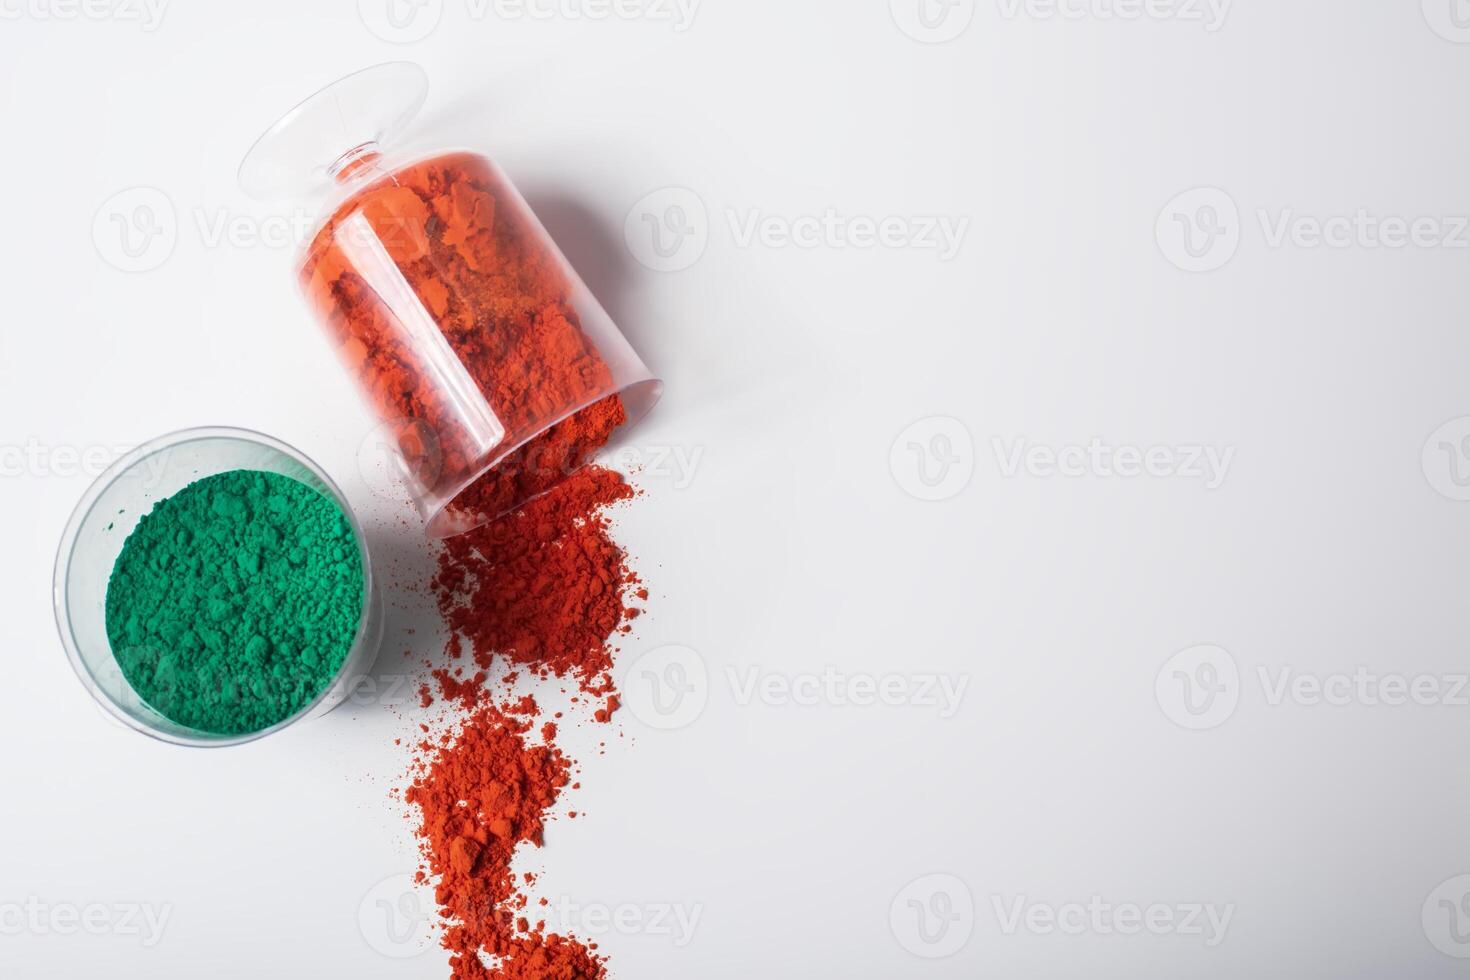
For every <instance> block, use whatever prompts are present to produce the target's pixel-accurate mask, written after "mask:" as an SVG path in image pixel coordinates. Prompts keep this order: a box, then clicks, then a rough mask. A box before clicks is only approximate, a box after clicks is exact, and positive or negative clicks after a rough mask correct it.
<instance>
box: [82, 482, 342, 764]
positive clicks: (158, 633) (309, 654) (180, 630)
mask: <svg viewBox="0 0 1470 980" xmlns="http://www.w3.org/2000/svg"><path fill="white" fill-rule="evenodd" d="M362 604H363V569H362V558H361V554H360V553H359V550H358V546H357V540H356V538H355V537H354V535H353V533H352V528H351V526H350V525H349V524H348V522H347V519H346V518H345V517H344V516H343V514H342V511H341V508H339V507H338V506H337V504H336V502H335V501H334V500H332V499H330V498H328V497H326V496H324V495H322V494H321V493H318V492H317V491H316V490H313V489H312V488H311V487H308V486H307V485H306V484H304V483H300V482H298V481H296V480H293V479H290V478H289V477H284V476H280V475H278V474H275V473H264V472H259V471H255V470H234V471H233V472H229V473H221V474H219V475H217V476H211V477H208V478H206V479H203V480H199V481H197V482H195V483H191V484H190V485H189V486H187V487H185V488H184V489H183V490H180V491H179V492H178V493H176V494H174V495H173V496H172V497H169V498H168V499H167V500H163V501H161V502H159V503H158V504H156V505H155V506H154V507H153V509H152V510H151V511H150V512H149V513H148V514H147V515H146V516H145V517H144V518H143V519H142V520H141V521H140V522H139V523H138V526H137V528H136V529H135V530H134V531H133V533H132V534H131V535H129V536H128V539H127V541H126V542H125V543H124V545H123V550H122V554H121V555H119V556H118V559H117V564H116V565H115V566H113V570H112V578H111V579H110V580H109V582H108V584H107V638H108V640H109V641H110V642H111V644H112V652H113V655H114V656H116V657H117V662H118V664H119V665H120V666H121V667H122V672H123V676H124V677H126V678H127V680H128V683H129V684H131V685H132V686H133V689H134V690H135V691H137V692H138V694H139V695H140V696H141V697H142V698H143V699H144V700H145V701H147V702H148V704H150V705H151V706H152V707H153V708H155V709H156V710H157V711H159V712H160V713H161V714H163V715H164V716H165V717H167V718H170V719H172V720H173V721H176V722H178V723H179V724H182V725H187V726H189V727H190V728H194V729H197V730H199V731H204V732H211V733H214V734H220V735H242V734H247V733H249V732H256V731H260V730H261V729H263V728H269V727H270V726H271V725H274V724H275V723H276V722H278V721H281V720H282V719H284V718H288V717H290V716H291V715H293V714H295V713H296V712H297V711H299V710H300V709H301V708H302V707H303V706H304V705H305V704H306V703H307V702H309V701H310V700H311V699H312V698H314V697H315V696H316V695H317V694H319V693H320V692H321V691H322V690H323V689H325V688H326V686H327V685H328V684H330V683H331V682H332V678H333V677H334V676H335V675H336V673H337V670H338V668H339V667H341V665H342V661H343V659H344V658H346V656H347V653H348V651H349V649H350V648H351V646H352V640H353V637H354V635H355V633H356V632H357V625H358V619H359V617H360V615H361V612H362Z"/></svg>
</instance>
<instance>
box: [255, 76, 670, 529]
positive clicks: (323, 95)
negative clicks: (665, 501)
mask: <svg viewBox="0 0 1470 980" xmlns="http://www.w3.org/2000/svg"><path fill="white" fill-rule="evenodd" d="M427 85H428V82H427V79H426V78H425V76H424V74H423V72H422V70H421V69H419V68H418V67H417V66H416V65H412V64H409V63H407V62H392V63H389V64H386V65H378V66H376V67H374V68H369V69H365V70H364V71H361V72H358V73H356V74H354V75H349V76H348V77H347V78H344V79H342V80H340V81H338V82H336V83H334V84H333V85H330V86H328V87H327V88H325V89H323V90H322V91H320V92H318V93H317V94H316V95H314V96H312V97H311V98H309V99H307V100H306V101H305V102H303V103H302V104H301V105H299V106H297V107H296V108H295V109H293V110H292V111H291V112H290V113H288V114H287V115H286V116H285V117H284V118H283V119H282V120H281V121H280V122H278V123H277V124H276V125H275V126H274V127H273V128H272V129H271V130H270V131H269V132H267V133H266V134H265V136H263V137H261V139H260V141H259V142H257V144H256V146H255V147H254V148H253V149H252V150H251V152H250V155H249V156H247V158H246V160H245V163H244V164H243V165H242V167H241V172H240V177H241V183H242V185H243V186H244V187H245V189H246V190H247V192H249V193H251V194H252V195H254V196H256V197H262V198H270V197H275V196H280V194H282V193H284V192H299V191H301V190H303V189H305V188H308V187H311V186H313V185H315V186H316V187H318V188H319V189H321V190H324V191H326V192H327V193H328V194H331V195H333V196H334V198H335V200H334V202H333V203H331V204H330V205H329V207H328V212H329V214H328V217H327V218H326V219H325V220H324V221H322V223H321V224H320V226H319V228H318V229H317V231H316V233H315V234H314V235H313V237H312V239H311V240H310V242H309V243H308V244H307V246H306V249H305V251H304V253H303V254H302V256H301V258H300V264H299V275H300V283H301V287H302V289H303V291H304V293H305V295H306V299H307V302H308V304H309V305H310V306H311V308H312V310H313V311H314V313H315V314H316V316H317V318H318V319H319V320H320V321H321V323H322V324H323V325H324V326H325V328H326V330H327V333H328V336H329V337H330V338H331V340H332V342H333V344H334V345H335V346H336V348H337V350H338V351H339V353H340V356H341V360H342V363H343V364H344V366H345V367H346V368H347V369H348V370H349V371H350V372H351V373H352V374H353V376H354V377H355V378H356V379H357V382H358V386H359V389H360V390H361V392H362V394H363V396H364V398H365V400H366V402H367V404H368V406H369V407H370V408H371V410H372V411H373V412H374V414H375V415H376V416H377V418H378V420H379V421H380V422H381V423H383V424H384V426H385V427H386V430H387V431H388V432H389V433H390V434H391V435H390V438H391V441H392V443H393V444H394V445H395V447H396V449H397V456H398V459H399V461H400V462H401V464H402V468H403V472H404V475H405V477H406V479H407V482H408V484H409V487H410V491H411V493H412V496H413V497H414V500H415V502H416V504H417V505H418V507H419V509H420V510H421V512H422V513H423V515H424V517H425V519H426V521H427V527H428V533H429V534H430V535H431V536H433V537H444V536H448V535H451V534H458V533H462V532H464V531H466V530H469V529H471V528H473V527H475V526H477V525H479V524H481V523H484V522H485V521H487V520H490V519H493V518H494V517H496V516H498V515H499V514H501V513H504V512H505V511H507V510H510V509H513V508H514V507H516V506H518V505H520V504H522V503H524V502H525V501H526V500H529V499H531V498H532V497H535V496H537V495H539V494H541V493H544V492H545V491H547V490H549V489H551V488H552V487H554V486H555V485H556V484H557V483H558V482H560V481H561V479H563V478H564V477H565V476H566V475H567V474H568V473H569V472H571V471H573V470H575V469H577V468H578V467H580V466H582V465H584V464H585V463H586V462H587V461H588V460H589V459H590V457H591V456H592V455H593V454H595V453H596V452H597V451H598V450H599V449H601V448H602V446H604V445H605V444H606V443H607V442H608V441H609V439H611V438H612V437H613V435H614V433H615V432H616V431H617V430H618V429H620V428H622V427H624V426H626V425H628V424H631V423H632V422H634V421H636V420H637V419H638V418H641V417H642V416H643V415H644V414H645V413H646V412H647V411H648V410H649V409H650V408H651V407H652V406H653V403H654V402H655V401H657V399H658V396H659V393H660V390H661V384H660V382H659V381H658V380H657V379H655V378H654V377H653V375H652V374H651V373H650V372H649V370H648V368H647V367H646V366H645V365H644V364H643V362H642V360H640V359H639V357H638V355H637V354H636V353H635V352H634V351H633V349H632V347H631V346H630V345H629V344H628V342H627V340H626V339H625V338H624V337H623V335H622V334H621V332H619V330H618V328H617V326H616V324H614V323H613V321H612V319H611V318H610V317H609V316H608V315H607V312H606V311H605V310H603V308H602V306H601V305H600V304H599V303H598V302H597V300H596V299H595V298H594V297H593V296H592V294H591V292H590V291H589V290H588V289H587V287H586V285H585V284H584V283H583V282H582V280H581V279H580V278H579V277H578V276H577V274H576V272H575V271H574V270H573V269H572V268H571V265H570V264H569V263H568V262H567V260H566V258H565V257H564V256H563V255H562V253H561V252H560V250H559V249H557V247H556V245H555V243H554V242H552V240H551V237H550V236H549V235H548V234H547V232H546V229H545V228H544V227H542V225H541V223H540V222H539V221H538V220H537V219H536V216H535V215H534V214H533V213H532V212H531V209H530V207H529V206H528V205H527V204H526V202H525V200H524V199H523V198H522V197H521V195H520V194H519V193H518V192H517V191H516V189H515V187H514V186H513V185H512V184H511V183H510V181H509V180H508V179H507V178H506V176H505V174H504V173H502V172H501V171H500V169H499V168H498V167H496V165H495V164H494V163H493V162H492V161H491V160H490V159H489V158H487V157H485V156H482V155H479V154H476V153H472V152H468V151H453V152H444V153H437V154H433V155H431V156H427V157H419V158H416V159H406V160H401V161H400V160H394V159H392V158H391V157H390V156H387V155H385V153H384V149H383V147H384V146H385V145H386V144H387V143H388V141H389V140H390V139H391V138H392V137H393V136H394V135H396V133H397V132H398V131H400V130H401V128H402V127H403V126H404V125H406V123H407V122H408V120H409V119H410V118H412V116H413V115H414V113H415V112H416V111H417V109H418V108H419V106H420V105H422V103H423V100H424V96H425V94H426V92H427Z"/></svg>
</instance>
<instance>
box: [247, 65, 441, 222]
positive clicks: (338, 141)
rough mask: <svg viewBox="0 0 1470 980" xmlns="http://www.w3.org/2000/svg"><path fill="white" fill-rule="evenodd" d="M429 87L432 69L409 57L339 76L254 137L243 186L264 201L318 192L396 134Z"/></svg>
mask: <svg viewBox="0 0 1470 980" xmlns="http://www.w3.org/2000/svg"><path fill="white" fill-rule="evenodd" d="M428 94H429V76H428V75H426V74H425V73H424V70H423V69H422V68H420V67H419V66H418V65H416V64H414V63H413V62H411V61H389V62H385V63H383V64H381V65H373V66H372V67H371V68H364V69H362V70H360V71H355V72H353V73H352V74H351V75H348V76H346V77H345V78H339V79H338V80H337V81H335V82H333V83H332V84H330V85H328V86H326V87H325V88H323V89H321V90H320V91H318V92H317V93H316V94H314V95H312V96H309V97H308V98H306V99H305V100H303V101H302V102H300V103H299V104H298V105H297V106H296V107H295V108H294V109H292V110H291V111H290V112H287V113H286V114H285V115H284V116H282V117H281V118H280V119H278V120H277V121H276V122H275V124H274V125H273V126H271V128H270V129H267V130H266V131H265V133H264V134H263V135H262V136H261V137H260V138H259V139H258V140H256V141H255V145H254V146H252V147H251V148H250V152H248V153H246V154H245V159H244V160H243V161H242V162H241V164H240V172H239V180H240V187H241V188H242V189H243V190H244V191H245V193H246V194H249V195H250V196H251V197H253V198H256V199H257V200H262V201H271V200H279V199H281V198H285V197H293V196H303V195H307V194H311V193H313V192H320V191H322V190H324V189H325V188H326V187H327V186H328V185H329V184H330V183H331V181H332V179H333V178H334V177H335V176H336V175H337V174H338V173H339V172H341V171H342V170H343V169H344V168H345V167H346V166H347V165H348V164H350V163H351V162H353V161H354V160H358V159H361V158H363V157H364V156H368V155H370V154H372V153H375V152H376V150H377V147H378V146H379V145H380V144H383V143H387V142H388V141H389V140H391V139H393V138H394V137H395V136H397V135H398V134H399V133H401V132H402V131H403V129H404V127H406V126H407V125H408V123H409V122H410V121H411V120H412V119H413V117H414V116H415V115H417V114H418V111H419V109H420V108H422V107H423V104H424V100H425V99H426V98H427V97H428Z"/></svg>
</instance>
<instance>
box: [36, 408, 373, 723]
mask: <svg viewBox="0 0 1470 980" xmlns="http://www.w3.org/2000/svg"><path fill="white" fill-rule="evenodd" d="M210 439H230V440H234V441H236V442H246V443H252V444H254V445H257V446H263V447H265V448H267V449H270V450H273V451H275V452H278V453H280V454H282V455H284V456H286V457H289V458H290V459H292V460H293V461H295V462H297V463H299V464H301V465H302V466H303V467H305V468H306V469H307V470H308V471H310V472H311V474H312V475H313V476H314V477H316V478H317V479H318V480H320V481H321V483H322V486H324V487H325V488H326V489H327V490H328V491H329V493H330V495H331V498H332V499H333V500H334V501H335V502H336V504H337V506H338V507H339V508H340V509H341V511H342V514H343V516H344V517H345V518H346V519H347V523H348V526H349V527H351V529H352V533H353V536H354V537H355V538H356V539H357V547H358V554H359V556H360V559H361V561H362V608H361V610H360V612H359V613H358V619H357V631H356V632H355V633H354V634H353V636H352V645H351V646H350V647H349V648H348V651H347V655H346V656H345V657H343V658H342V664H341V666H339V667H338V668H337V672H336V673H335V674H333V675H332V680H331V681H330V682H329V683H328V684H326V685H324V686H323V687H322V689H321V690H320V691H318V692H317V693H316V695H315V696H314V697H313V698H312V699H311V700H310V701H308V702H307V703H306V704H304V705H302V706H301V707H300V708H299V709H298V710H297V711H295V712H294V713H293V714H291V715H289V716H287V717H286V718H283V719H281V720H280V721H278V722H276V723H275V724H274V725H271V726H270V727H268V728H262V729H261V730H259V731H256V732H247V733H245V734H241V735H216V734H212V733H209V732H203V731H200V732H198V735H197V736H194V737H191V736H188V735H180V734H177V733H174V732H167V731H163V730H161V729H158V728H155V727H154V726H152V725H150V724H148V723H147V722H145V721H142V720H140V719H138V718H135V717H134V716H133V715H131V714H130V713H128V712H127V711H125V710H124V709H123V708H122V707H121V706H120V705H118V704H117V703H116V702H115V701H114V700H113V698H112V697H111V696H110V695H109V694H107V692H106V691H104V690H103V689H102V686H101V684H99V683H98V681H97V679H96V677H95V676H94V675H93V673H92V670H91V668H90V667H88V666H87V664H86V661H84V660H83V659H82V655H81V651H80V648H79V644H78V643H77V640H76V635H75V634H74V632H73V630H72V623H71V615H70V601H69V600H70V596H69V594H68V587H67V579H68V575H67V573H68V571H69V570H70V567H71V560H72V555H73V553H74V552H75V550H76V545H77V539H78V537H80V535H81V530H82V527H83V526H85V524H86V523H87V520H88V519H89V518H90V517H91V516H92V511H93V510H95V509H96V507H97V503H98V501H99V500H100V499H101V497H102V495H103V493H105V492H106V491H107V489H108V488H109V487H111V486H112V485H113V484H114V483H115V482H116V481H117V480H119V479H121V478H122V477H123V476H125V475H126V474H128V473H129V472H131V471H132V470H133V469H135V468H136V467H137V466H138V465H139V464H140V463H142V462H143V461H145V460H147V459H150V458H152V457H153V456H155V455H157V454H158V453H160V452H164V451H168V450H172V449H175V448H177V447H179V446H182V445H185V444H187V443H191V442H202V441H205V440H210ZM221 472H226V471H221ZM204 478H205V477H200V479H204ZM374 588H375V585H374V582H373V572H372V560H371V554H370V551H369V548H368V541H367V536H366V535H365V534H364V533H363V529H362V524H361V522H360V521H359V520H358V517H357V513H356V512H355V511H354V510H353V508H352V505H351V503H350V502H349V501H348V500H347V497H346V495H345V494H343V492H342V488H341V487H339V486H337V483H336V482H335V481H334V480H333V479H332V478H331V477H330V476H328V475H327V472H326V470H324V469H322V468H321V467H320V466H318V465H317V463H316V462H315V461H314V460H313V459H311V457H309V456H307V455H306V454H305V453H303V452H302V451H301V450H299V449H297V448H296V447H295V446H292V445H290V444H289V443H286V442H283V441H282V440H280V439H277V438H275V437H274V436H269V435H266V434H265V433H263V432H257V431H255V430H254V429H245V428H238V427H234V426H198V427H194V428H188V429H179V430H177V431H174V432H169V433H166V434H164V435H161V436H158V437H157V438H154V439H150V440H148V441H147V442H144V443H141V444H140V445H138V446H137V447H135V448H134V449H132V450H130V451H128V452H127V453H124V454H123V455H122V456H120V457H119V458H118V459H117V460H116V461H114V462H113V464H112V465H111V466H109V467H108V468H107V469H106V470H104V471H102V473H101V474H99V475H98V476H97V478H96V479H95V480H93V481H92V483H91V484H90V485H89V486H88V487H87V489H86V491H85V492H84V493H83V494H82V498H81V500H80V501H78V502H77V505H76V507H75V508H74V509H73V510H72V512H71V516H70V517H69V518H68V519H67V522H66V528H65V530H64V531H63V532H62V535H61V543H60V544H59V545H58V547H57V550H56V560H55V564H54V565H53V568H52V577H51V589H52V596H51V599H52V608H53V612H54V614H55V617H56V629H57V632H58V634H59V635H60V638H61V645H62V647H63V648H64V649H65V650H66V656H67V660H68V661H69V662H70V663H71V667H72V670H73V671H74V672H75V673H76V675H77V678H78V679H79V680H80V681H81V682H82V686H83V687H85V688H86V689H87V692H88V693H89V694H91V695H92V698H93V700H95V701H96V702H97V703H98V705H100V706H101V707H102V709H103V710H104V711H106V712H107V714H108V715H109V716H111V717H112V718H114V719H116V720H117V721H119V722H121V723H122V724H123V725H125V726H126V727H128V728H130V729H132V730H133V731H135V732H140V733H142V734H144V735H147V736H149V737H151V738H155V739H157V740H159V741H161V742H167V743H169V744H170V745H181V746H186V747H189V748H225V747H228V746H232V745H244V744H246V743H248V742H254V741H256V740H257V739H262V738H264V737H266V736H267V735H273V734H275V733H276V732H279V731H281V730H282V729H284V728H286V727H288V726H290V725H292V724H295V723H296V722H298V721H300V720H301V719H303V718H305V717H307V716H309V715H310V714H311V713H312V712H313V711H315V710H316V709H317V707H318V706H320V705H321V703H322V702H323V701H325V700H326V699H327V698H328V697H329V696H331V695H332V694H333V693H334V692H335V691H336V690H337V689H338V687H339V685H341V684H342V683H343V681H344V675H345V674H346V673H347V671H348V669H349V668H350V667H351V666H352V665H353V663H354V661H355V660H356V659H357V655H358V654H359V653H360V652H361V649H362V646H363V644H364V643H366V642H368V635H367V633H368V630H369V628H370V626H371V620H372V614H373V597H374V595H375V592H374ZM124 681H126V678H124ZM129 686H130V687H131V685H129ZM134 693H135V694H136V693H137V692H136V691H135V692H134ZM138 700H139V701H140V702H141V703H143V704H148V702H147V701H146V700H144V699H143V697H142V695H141V694H139V695H138ZM148 707H149V708H151V709H152V710H154V711H157V710H158V709H157V708H153V706H152V705H151V704H148ZM159 713H160V714H162V712H159ZM175 724H177V725H178V726H179V727H180V728H183V729H188V728H189V726H187V725H184V724H182V723H180V722H175ZM190 731H197V730H196V729H190Z"/></svg>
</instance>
